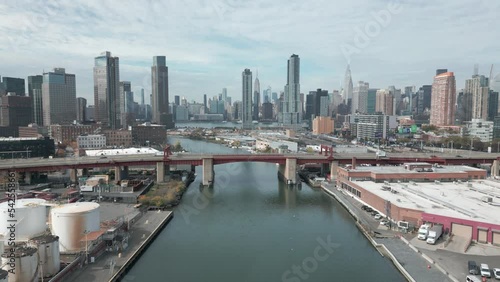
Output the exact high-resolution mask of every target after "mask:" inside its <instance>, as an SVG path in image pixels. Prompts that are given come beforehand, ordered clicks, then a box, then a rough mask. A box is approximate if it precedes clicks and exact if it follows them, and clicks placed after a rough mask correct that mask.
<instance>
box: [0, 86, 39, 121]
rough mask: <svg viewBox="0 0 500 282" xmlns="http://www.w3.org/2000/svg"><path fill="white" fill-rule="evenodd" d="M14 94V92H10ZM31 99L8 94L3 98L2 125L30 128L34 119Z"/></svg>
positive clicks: (0, 114) (0, 118) (0, 107)
mask: <svg viewBox="0 0 500 282" xmlns="http://www.w3.org/2000/svg"><path fill="white" fill-rule="evenodd" d="M9 93H12V92H9ZM31 104H32V103H31V97H28V96H17V95H12V94H7V95H5V96H2V97H1V103H0V121H1V122H0V125H1V126H12V127H19V126H28V124H30V123H31V121H32V119H31V116H32V109H31Z"/></svg>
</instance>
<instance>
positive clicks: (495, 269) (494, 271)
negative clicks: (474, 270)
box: [493, 268, 500, 280]
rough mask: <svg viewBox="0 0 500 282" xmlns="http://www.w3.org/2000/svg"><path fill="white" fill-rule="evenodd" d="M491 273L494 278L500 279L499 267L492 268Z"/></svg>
mask: <svg viewBox="0 0 500 282" xmlns="http://www.w3.org/2000/svg"><path fill="white" fill-rule="evenodd" d="M493 275H494V276H495V279H497V280H500V268H493Z"/></svg>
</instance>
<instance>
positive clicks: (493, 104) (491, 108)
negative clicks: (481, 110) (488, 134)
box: [488, 90, 498, 121]
mask: <svg viewBox="0 0 500 282" xmlns="http://www.w3.org/2000/svg"><path fill="white" fill-rule="evenodd" d="M488 101H489V102H488V120H489V121H493V120H494V119H495V117H496V116H497V113H498V92H496V91H493V90H490V94H489V98H488Z"/></svg>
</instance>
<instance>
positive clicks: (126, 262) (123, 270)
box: [64, 211, 173, 282]
mask: <svg viewBox="0 0 500 282" xmlns="http://www.w3.org/2000/svg"><path fill="white" fill-rule="evenodd" d="M172 217H173V212H172V211H148V212H146V213H145V214H144V215H143V216H142V217H141V218H140V219H139V220H138V221H137V222H136V223H135V224H134V225H133V226H132V227H131V229H130V237H129V247H128V248H127V250H125V251H124V252H122V253H116V252H113V253H107V254H105V255H103V256H102V257H100V258H99V259H98V260H97V261H96V262H95V263H90V264H88V265H86V266H85V267H84V268H82V269H81V270H78V271H76V272H75V273H73V274H72V275H70V277H67V278H66V279H65V280H64V281H75V282H84V281H109V282H115V281H121V280H127V279H126V278H127V277H126V275H127V272H128V270H130V268H131V267H132V266H133V265H134V263H135V262H136V261H137V260H138V259H139V258H140V257H141V255H142V254H143V253H144V251H145V250H146V249H147V248H148V246H149V245H150V244H151V243H152V242H153V241H154V239H155V238H156V236H158V234H159V233H160V232H161V231H162V230H163V228H164V227H165V226H166V225H167V223H168V222H169V221H170V220H171V219H172Z"/></svg>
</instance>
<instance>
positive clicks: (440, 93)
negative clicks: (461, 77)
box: [430, 72, 456, 126]
mask: <svg viewBox="0 0 500 282" xmlns="http://www.w3.org/2000/svg"><path fill="white" fill-rule="evenodd" d="M455 87H456V82H455V75H454V73H453V72H445V73H441V74H439V75H436V76H435V77H434V82H433V83H432V97H431V118H430V124H432V125H437V126H448V125H453V124H454V123H455V103H456V92H455Z"/></svg>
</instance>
